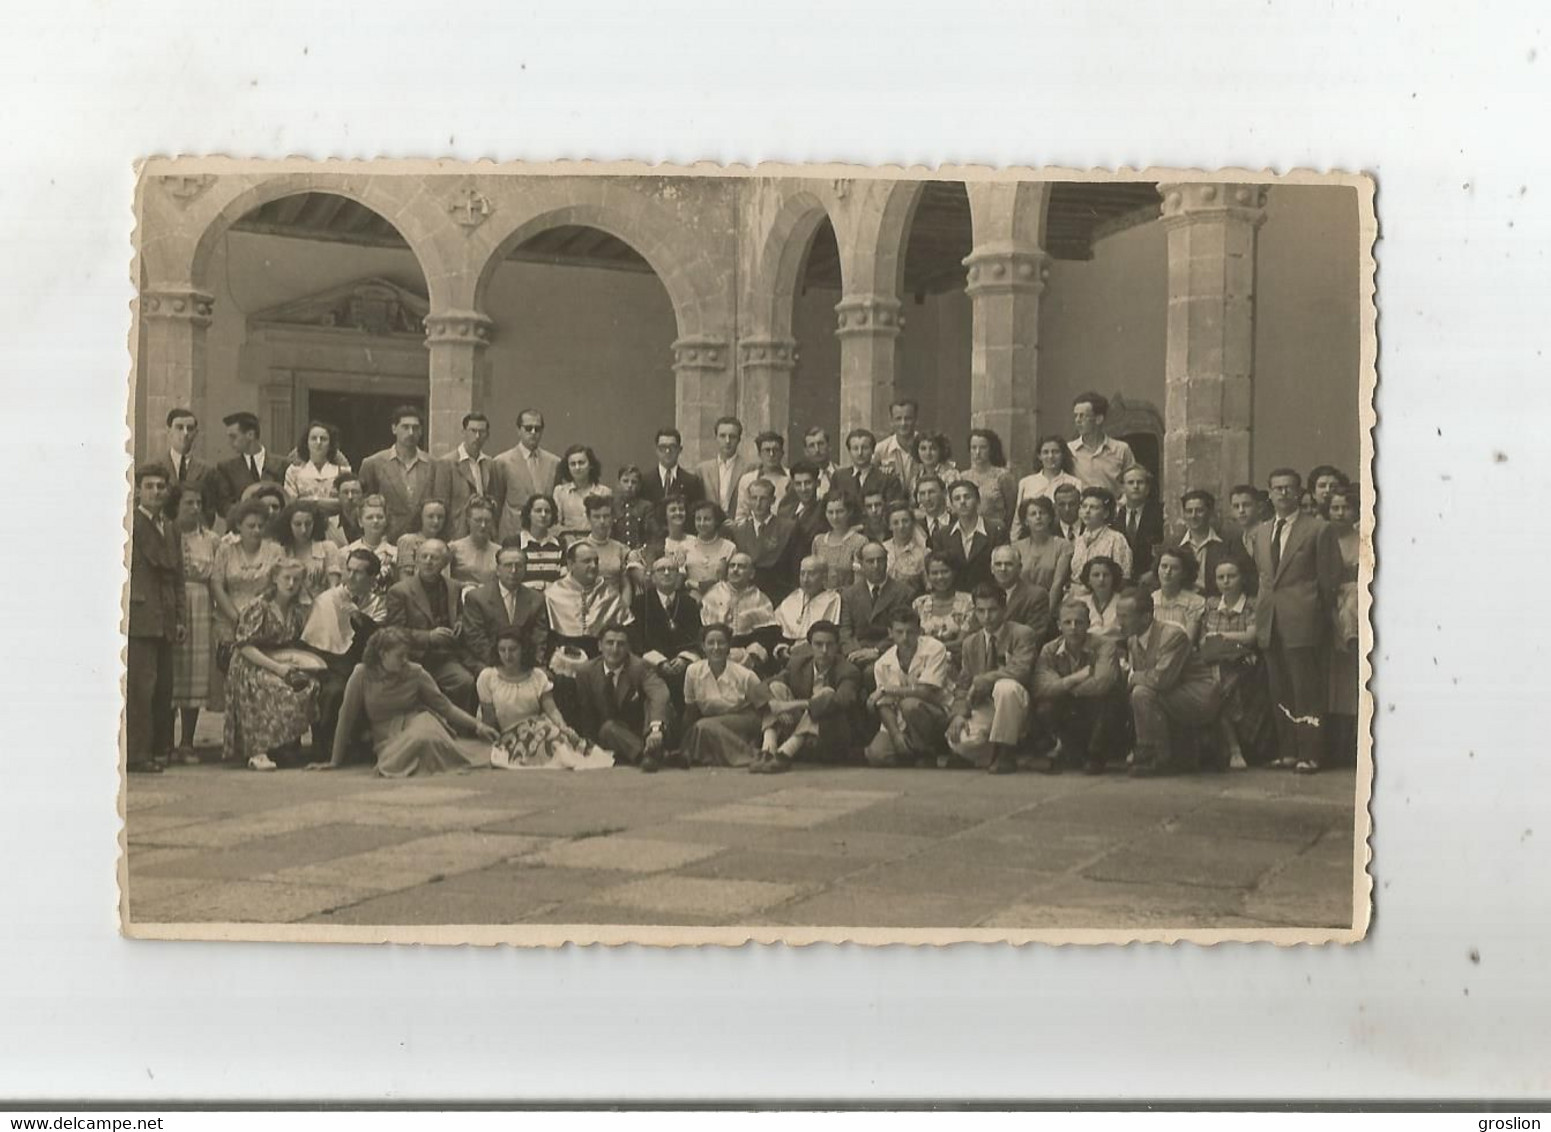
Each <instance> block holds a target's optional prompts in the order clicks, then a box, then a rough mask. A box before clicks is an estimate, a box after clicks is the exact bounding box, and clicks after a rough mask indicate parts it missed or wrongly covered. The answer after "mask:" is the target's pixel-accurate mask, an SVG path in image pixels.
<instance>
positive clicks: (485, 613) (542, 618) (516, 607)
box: [458, 545, 549, 677]
mask: <svg viewBox="0 0 1551 1132" xmlns="http://www.w3.org/2000/svg"><path fill="white" fill-rule="evenodd" d="M527 572H528V556H527V555H526V554H524V553H523V552H522V548H521V547H519V546H516V545H512V546H503V547H502V548H501V549H500V550H498V551H497V552H496V556H495V577H494V578H491V579H490V581H488V582H486V583H485V584H484V585H482V586H476V587H474V588H473V589H471V590H466V591H465V592H464V594H463V612H462V613H461V614H460V615H459V617H458V624H459V625H460V626H461V627H462V632H463V639H462V640H461V641H460V642H459V643H460V644H461V645H462V646H463V664H464V667H466V668H467V669H468V670H469V671H470V672H472V673H474V674H475V676H476V677H477V676H478V674H479V671H480V670H481V669H482V668H485V667H486V666H488V665H492V664H495V663H496V655H495V642H496V636H497V635H498V634H499V633H500V632H501V630H503V629H506V628H509V627H511V626H513V625H515V626H517V628H518V629H520V630H522V648H523V656H524V657H525V658H526V659H527V662H528V664H530V665H539V664H542V663H543V661H544V649H545V646H546V644H547V641H548V637H549V610H548V607H547V606H545V604H544V595H543V594H541V593H539V592H538V591H537V590H535V589H533V588H532V587H530V586H525V585H523V584H522V580H523V577H524V576H525V575H526V574H527Z"/></svg>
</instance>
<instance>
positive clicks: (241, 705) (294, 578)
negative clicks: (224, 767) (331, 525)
mask: <svg viewBox="0 0 1551 1132" xmlns="http://www.w3.org/2000/svg"><path fill="white" fill-rule="evenodd" d="M305 574H306V567H305V566H304V565H303V564H302V563H300V562H298V561H296V560H295V559H294V558H287V559H282V560H281V561H280V562H278V563H276V564H275V568H274V571H273V573H272V575H271V578H270V585H271V592H270V594H269V595H268V596H266V597H264V598H261V599H260V600H258V601H255V602H254V603H253V604H251V605H249V606H248V608H247V609H245V610H244V611H243V613H242V617H241V618H240V619H239V620H238V622H237V635H236V639H235V641H234V642H233V652H232V660H231V669H230V671H229V672H228V673H227V678H226V734H225V743H224V747H223V752H222V754H223V757H225V758H227V759H245V760H247V764H248V769H249V770H274V769H276V763H275V761H274V755H276V754H279V755H282V756H294V755H300V754H301V738H302V736H303V735H304V734H306V732H307V729H308V728H310V727H311V726H312V724H313V721H314V720H316V719H317V718H318V681H317V679H316V677H315V676H314V675H312V673H313V672H315V671H316V670H317V669H319V668H321V667H323V663H322V661H321V660H319V661H318V662H317V664H316V665H310V664H307V663H304V660H303V658H304V656H313V655H314V654H311V653H307V652H306V651H305V650H304V649H303V648H302V629H303V627H304V626H305V625H306V624H307V607H306V606H304V605H303V604H302V602H301V594H302V587H303V584H304V578H305Z"/></svg>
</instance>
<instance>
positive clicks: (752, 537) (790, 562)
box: [729, 479, 797, 605]
mask: <svg viewBox="0 0 1551 1132" xmlns="http://www.w3.org/2000/svg"><path fill="white" fill-rule="evenodd" d="M774 499H775V488H774V487H773V486H771V484H770V482H769V481H768V480H765V479H757V480H755V481H754V482H753V483H751V484H749V491H748V500H749V513H748V514H747V515H744V516H742V517H741V518H739V519H738V521H737V522H735V523H733V524H732V529H731V531H730V532H729V536H730V537H731V539H732V541H733V543H734V545H736V546H737V548H738V549H739V550H740V551H741V552H742V553H744V554H747V555H748V556H749V557H750V558H752V559H753V560H754V584H755V585H756V586H758V587H759V588H760V589H761V590H762V591H763V592H764V594H765V596H766V597H768V598H769V599H770V604H771V605H775V604H776V603H777V602H780V601H781V600H782V599H784V598H785V597H786V595H787V594H789V593H791V592H792V587H793V586H795V585H796V584H797V577H796V574H797V570H796V562H795V561H794V559H793V554H792V551H793V550H794V549H795V543H794V541H793V537H792V536H793V533H794V532H795V530H796V524H795V523H793V522H792V520H791V519H789V518H787V517H786V516H785V515H775V514H772V513H771V506H772V503H773V501H774Z"/></svg>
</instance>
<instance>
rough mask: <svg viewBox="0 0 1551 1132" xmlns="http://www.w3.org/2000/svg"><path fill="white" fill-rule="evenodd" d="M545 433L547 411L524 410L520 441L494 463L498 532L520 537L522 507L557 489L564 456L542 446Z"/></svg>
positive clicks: (519, 420)
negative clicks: (533, 499) (532, 498)
mask: <svg viewBox="0 0 1551 1132" xmlns="http://www.w3.org/2000/svg"><path fill="white" fill-rule="evenodd" d="M543 436H544V414H543V413H541V412H539V411H538V410H537V409H524V410H523V411H522V412H520V413H518V414H517V443H516V444H515V445H513V446H512V447H511V448H508V449H507V450H506V451H505V452H502V453H501V454H500V455H499V456H497V457H496V458H495V459H494V460H493V461H492V462H491V465H490V496H491V498H492V499H494V500H495V504H496V515H497V521H498V533H499V535H500V537H501V538H502V539H507V538H516V537H517V536H518V535H519V533H521V531H522V508H523V504H525V503H527V502H528V499H529V497H530V496H534V495H548V494H549V493H550V492H552V491H554V490H555V477H556V476H557V475H559V473H560V457H559V456H556V455H555V454H554V453H553V452H549V451H546V450H545V449H543V448H541V447H539V441H540V440H541V439H543Z"/></svg>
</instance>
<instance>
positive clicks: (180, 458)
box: [153, 409, 220, 526]
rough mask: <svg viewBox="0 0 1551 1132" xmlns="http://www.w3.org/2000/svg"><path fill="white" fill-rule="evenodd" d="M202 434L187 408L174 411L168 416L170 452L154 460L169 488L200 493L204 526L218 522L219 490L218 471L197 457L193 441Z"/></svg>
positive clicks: (196, 418) (197, 420)
mask: <svg viewBox="0 0 1551 1132" xmlns="http://www.w3.org/2000/svg"><path fill="white" fill-rule="evenodd" d="M198 435H199V418H198V417H196V416H195V415H194V414H193V413H192V412H190V411H189V410H188V409H173V410H172V411H171V412H169V413H168V414H167V453H166V455H164V456H160V457H158V458H157V459H156V460H154V461H153V463H155V465H156V466H157V467H159V468H161V469H162V471H163V472H165V473H166V475H167V486H168V489H169V490H170V489H171V488H172V487H173V486H174V485H176V486H178V487H180V488H182V489H183V490H184V491H197V492H198V493H199V502H200V510H201V511H203V512H204V515H205V523H206V525H207V526H208V525H209V524H211V523H213V522H214V521H215V516H216V511H217V504H218V503H219V495H220V489H219V487H218V486H217V484H216V475H215V469H214V468H213V467H211V466H210V465H209V464H207V463H205V462H204V461H203V460H201V459H199V457H197V456H195V455H194V440H195V438H196V437H197V436H198Z"/></svg>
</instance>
